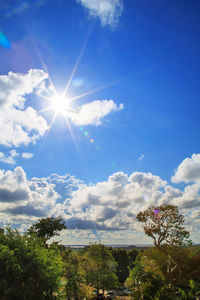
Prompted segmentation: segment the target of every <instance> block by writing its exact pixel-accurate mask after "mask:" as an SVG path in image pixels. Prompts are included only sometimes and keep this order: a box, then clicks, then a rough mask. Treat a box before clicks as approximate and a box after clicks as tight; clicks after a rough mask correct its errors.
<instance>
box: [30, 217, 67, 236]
mask: <svg viewBox="0 0 200 300" xmlns="http://www.w3.org/2000/svg"><path fill="white" fill-rule="evenodd" d="M63 229H67V227H66V225H65V221H64V220H63V219H62V218H61V217H57V218H53V217H50V218H42V219H39V221H38V222H37V223H36V224H34V225H32V226H31V227H30V228H29V229H28V233H29V234H36V236H38V237H39V238H44V240H45V242H46V241H47V240H48V239H50V238H51V237H53V236H55V235H59V233H58V231H61V230H63Z"/></svg>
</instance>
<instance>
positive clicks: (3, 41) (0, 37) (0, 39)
mask: <svg viewBox="0 0 200 300" xmlns="http://www.w3.org/2000/svg"><path fill="white" fill-rule="evenodd" d="M0 45H1V46H3V47H5V48H10V46H11V45H10V41H9V39H8V38H7V37H6V36H5V34H3V32H1V31H0Z"/></svg>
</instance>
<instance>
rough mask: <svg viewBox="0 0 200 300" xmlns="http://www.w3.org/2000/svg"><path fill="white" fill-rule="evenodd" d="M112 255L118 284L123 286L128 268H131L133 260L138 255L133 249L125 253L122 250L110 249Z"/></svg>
mask: <svg viewBox="0 0 200 300" xmlns="http://www.w3.org/2000/svg"><path fill="white" fill-rule="evenodd" d="M110 250H111V252H112V255H113V257H114V259H115V261H116V263H117V269H116V275H117V277H118V280H119V283H120V284H123V283H124V281H125V279H126V278H127V277H128V275H129V268H133V265H134V262H135V259H136V257H137V255H138V251H137V250H135V249H133V250H131V251H127V250H124V249H113V248H110Z"/></svg>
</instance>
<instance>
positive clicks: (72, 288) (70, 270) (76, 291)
mask: <svg viewBox="0 0 200 300" xmlns="http://www.w3.org/2000/svg"><path fill="white" fill-rule="evenodd" d="M64 275H65V278H66V295H67V297H68V298H70V297H72V298H74V299H77V298H80V297H81V296H82V295H81V283H83V282H84V270H83V268H82V265H81V257H80V256H78V254H77V253H76V252H73V251H66V256H65V272H64Z"/></svg>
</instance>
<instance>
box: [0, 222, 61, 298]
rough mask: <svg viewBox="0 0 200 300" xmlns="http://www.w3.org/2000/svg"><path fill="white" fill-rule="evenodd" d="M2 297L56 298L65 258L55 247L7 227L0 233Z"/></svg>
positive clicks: (0, 282)
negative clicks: (49, 246)
mask: <svg viewBox="0 0 200 300" xmlns="http://www.w3.org/2000/svg"><path fill="white" fill-rule="evenodd" d="M0 266H1V268H0V299H4V300H10V299H15V300H25V299H30V300H35V299H38V300H43V299H49V300H52V299H56V298H55V297H54V295H55V293H59V288H60V278H61V275H62V266H63V264H62V260H61V257H60V255H59V251H58V250H57V249H56V248H55V247H51V248H45V247H44V244H43V243H42V242H41V240H40V239H38V238H35V237H34V236H28V235H26V234H24V235H21V234H20V233H19V232H18V231H17V230H11V229H10V228H7V229H6V230H5V233H1V234H0Z"/></svg>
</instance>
